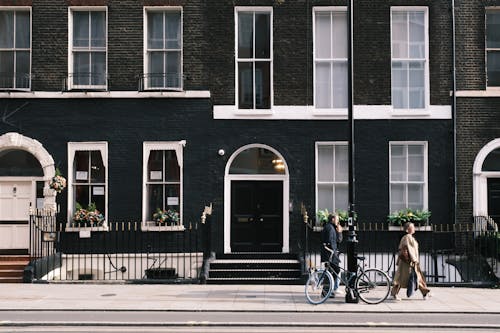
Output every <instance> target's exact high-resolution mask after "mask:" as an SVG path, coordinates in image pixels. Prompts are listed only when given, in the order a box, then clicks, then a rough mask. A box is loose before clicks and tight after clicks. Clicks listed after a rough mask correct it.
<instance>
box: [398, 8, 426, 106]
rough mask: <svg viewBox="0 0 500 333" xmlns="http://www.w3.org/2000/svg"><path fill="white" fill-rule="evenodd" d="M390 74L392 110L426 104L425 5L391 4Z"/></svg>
mask: <svg viewBox="0 0 500 333" xmlns="http://www.w3.org/2000/svg"><path fill="white" fill-rule="evenodd" d="M391 57H392V61H391V74H392V81H391V82H392V107H393V108H394V109H403V110H411V109H427V108H428V106H429V42H428V9H427V7H391Z"/></svg>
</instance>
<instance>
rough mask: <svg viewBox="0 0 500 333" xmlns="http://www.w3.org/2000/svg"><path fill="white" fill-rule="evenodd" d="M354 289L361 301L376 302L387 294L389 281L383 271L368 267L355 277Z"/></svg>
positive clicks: (389, 286)
mask: <svg viewBox="0 0 500 333" xmlns="http://www.w3.org/2000/svg"><path fill="white" fill-rule="evenodd" d="M355 290H356V292H357V293H358V295H359V298H361V300H362V301H363V302H365V303H368V304H378V303H381V302H383V301H384V300H385V299H386V298H387V296H389V292H390V291H391V282H390V281H389V277H388V276H387V274H386V273H385V272H383V271H381V270H379V269H376V268H370V269H367V270H366V271H364V272H363V273H362V274H361V275H360V276H358V277H357V278H356V282H355Z"/></svg>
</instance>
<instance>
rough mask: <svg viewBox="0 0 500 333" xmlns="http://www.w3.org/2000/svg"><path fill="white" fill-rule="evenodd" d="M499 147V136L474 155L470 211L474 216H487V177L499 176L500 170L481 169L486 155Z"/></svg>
mask: <svg viewBox="0 0 500 333" xmlns="http://www.w3.org/2000/svg"><path fill="white" fill-rule="evenodd" d="M498 148H500V138H498V139H494V140H492V141H490V142H488V143H487V144H486V145H485V146H484V147H483V148H482V149H481V150H480V151H479V153H477V155H476V159H475V160H474V165H473V167H472V198H473V199H472V201H473V208H472V213H473V215H474V216H488V178H500V172H495V171H482V168H483V163H484V160H485V159H486V157H488V155H489V154H490V153H491V152H492V151H494V150H495V149H498Z"/></svg>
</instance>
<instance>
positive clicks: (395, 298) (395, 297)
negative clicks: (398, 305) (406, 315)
mask: <svg viewBox="0 0 500 333" xmlns="http://www.w3.org/2000/svg"><path fill="white" fill-rule="evenodd" d="M392 299H393V300H395V301H400V300H401V297H399V296H398V295H394V296H392Z"/></svg>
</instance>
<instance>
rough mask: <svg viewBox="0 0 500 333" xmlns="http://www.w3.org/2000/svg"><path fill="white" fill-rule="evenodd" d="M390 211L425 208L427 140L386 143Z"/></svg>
mask: <svg viewBox="0 0 500 333" xmlns="http://www.w3.org/2000/svg"><path fill="white" fill-rule="evenodd" d="M389 179H390V184H389V186H390V189H389V197H390V208H389V209H390V212H391V213H392V212H395V211H398V210H401V209H405V208H411V209H416V210H423V209H427V142H390V143H389Z"/></svg>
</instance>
